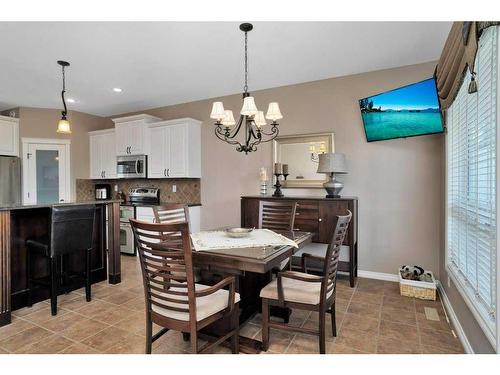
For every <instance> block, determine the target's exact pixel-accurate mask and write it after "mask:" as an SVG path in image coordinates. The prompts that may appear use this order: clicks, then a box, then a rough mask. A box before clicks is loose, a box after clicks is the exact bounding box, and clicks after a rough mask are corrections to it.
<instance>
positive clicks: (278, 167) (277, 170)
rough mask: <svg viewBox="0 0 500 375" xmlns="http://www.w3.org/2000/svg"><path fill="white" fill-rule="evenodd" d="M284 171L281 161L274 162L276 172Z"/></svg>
mask: <svg viewBox="0 0 500 375" xmlns="http://www.w3.org/2000/svg"><path fill="white" fill-rule="evenodd" d="M282 172H283V167H282V165H281V163H274V174H281V173H282Z"/></svg>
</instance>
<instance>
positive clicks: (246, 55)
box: [243, 31, 248, 93]
mask: <svg viewBox="0 0 500 375" xmlns="http://www.w3.org/2000/svg"><path fill="white" fill-rule="evenodd" d="M243 90H244V91H245V93H246V92H248V33H247V32H246V31H245V86H243Z"/></svg>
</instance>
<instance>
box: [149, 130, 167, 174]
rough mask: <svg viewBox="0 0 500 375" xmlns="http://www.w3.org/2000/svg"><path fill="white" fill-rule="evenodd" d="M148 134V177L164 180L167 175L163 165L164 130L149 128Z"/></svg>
mask: <svg viewBox="0 0 500 375" xmlns="http://www.w3.org/2000/svg"><path fill="white" fill-rule="evenodd" d="M149 132H150V133H149V136H150V144H151V150H150V153H149V159H148V166H149V167H148V168H149V171H148V177H150V178H164V177H166V174H167V172H166V168H167V167H166V165H165V141H166V137H165V128H161V127H158V128H151V129H150V131H149Z"/></svg>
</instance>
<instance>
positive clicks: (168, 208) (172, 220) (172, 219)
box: [153, 204, 189, 224]
mask: <svg viewBox="0 0 500 375" xmlns="http://www.w3.org/2000/svg"><path fill="white" fill-rule="evenodd" d="M153 212H154V215H155V222H156V223H161V224H178V223H189V208H188V206H187V205H185V204H166V205H163V206H155V207H153Z"/></svg>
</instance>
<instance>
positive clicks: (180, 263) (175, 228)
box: [130, 219, 196, 322]
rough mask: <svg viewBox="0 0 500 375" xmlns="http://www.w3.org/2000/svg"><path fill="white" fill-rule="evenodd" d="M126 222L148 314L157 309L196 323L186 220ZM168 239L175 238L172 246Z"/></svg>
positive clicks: (189, 242) (189, 244) (132, 220)
mask: <svg viewBox="0 0 500 375" xmlns="http://www.w3.org/2000/svg"><path fill="white" fill-rule="evenodd" d="M130 223H131V226H132V230H133V232H134V239H135V245H136V247H137V251H138V253H139V259H140V263H141V270H142V276H143V283H144V292H145V296H146V305H147V309H148V311H149V312H151V311H153V308H154V307H157V308H162V309H165V310H169V311H172V312H182V313H187V314H189V320H190V321H191V322H196V304H195V286H194V275H193V262H192V254H191V240H190V237H189V224H188V223H187V222H186V221H182V222H179V223H169V224H165V223H153V224H152V223H145V222H141V221H137V220H134V219H130ZM166 234H168V236H167V235H166ZM172 236H174V237H175V238H176V239H177V242H176V243H172V241H171V238H172ZM179 244H180V246H179Z"/></svg>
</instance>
